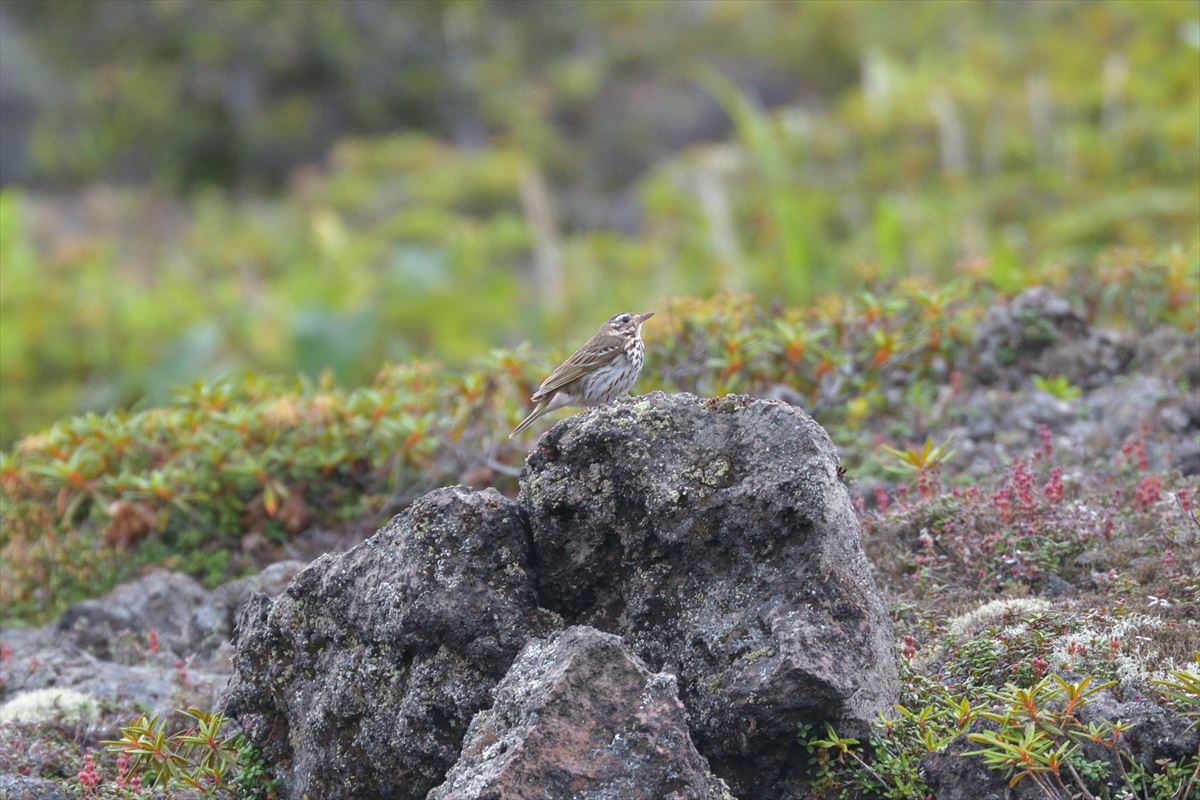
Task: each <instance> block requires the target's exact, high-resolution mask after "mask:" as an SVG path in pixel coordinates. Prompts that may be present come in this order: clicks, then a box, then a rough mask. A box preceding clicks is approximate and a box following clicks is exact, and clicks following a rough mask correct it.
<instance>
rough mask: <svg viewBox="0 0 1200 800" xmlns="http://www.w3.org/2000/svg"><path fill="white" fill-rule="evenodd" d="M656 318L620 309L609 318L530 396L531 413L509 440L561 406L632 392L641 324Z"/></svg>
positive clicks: (598, 401)
mask: <svg viewBox="0 0 1200 800" xmlns="http://www.w3.org/2000/svg"><path fill="white" fill-rule="evenodd" d="M653 316H654V312H653V311H650V312H647V313H645V314H631V313H630V312H628V311H622V312H620V313H618V314H613V315H612V316H611V317H609V318H608V319H607V320H605V322H604V324H603V325H601V326H600V330H598V331H596V332H595V333H594V334H592V338H590V339H588V340H587V342H586V343H585V344H584V345H583V347H581V348H579V349H578V350H576V351H575V352H574V353H572V354H571V357H570V358H568V359H567V360H566V361H564V362H563V363H562V364H559V366H558V368H557V369H556V370H554V371H553V372H551V373H550V377H548V378H546V380H544V381H543V382H542V385H541V386H539V387H538V390H537V391H536V392H534V393H533V394H532V395H531V396H530V398H529V399H530V401H531V402H533V403H535V405H534V408H533V412H532V413H531V414H530V415H529V416H528V417H526V418H525V419H524V420H522V422H521V424H520V425H518V426H517V427H516V428H515V429H513V432H512V433H510V434H509V435H508V438H510V439H511V438H513V437H514V436H516V435H517V434H518V433H520V432H521V431H523V430H525V429H526V428H528V427H529V425H530V423H532V422H533V421H534V420H536V419H537V418H538V417H540V416H542V415H543V414H548V413H549V412H551V411H554V410H555V409H559V408H562V407H563V406H601V405H605V404H606V403H611V402H612V401H613V400H616V399H617V398H618V397H620V396H621V395H623V394H626V393H627V392H628V391H629V390H630V389H631V388H633V384H634V382H636V381H637V377H638V373H639V372H641V371H642V362H643V361H644V360H645V350H646V348H645V345H643V344H642V323H644V322H645V321H646V320H648V319H650V318H651V317H653Z"/></svg>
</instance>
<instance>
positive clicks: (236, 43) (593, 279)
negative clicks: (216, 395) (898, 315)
mask: <svg viewBox="0 0 1200 800" xmlns="http://www.w3.org/2000/svg"><path fill="white" fill-rule="evenodd" d="M0 31H2V35H3V37H4V41H5V42H6V43H7V44H8V46H5V47H3V48H0V49H2V50H3V51H4V53H5V56H4V58H5V64H4V67H5V69H4V73H5V80H4V81H3V82H0V83H2V84H3V87H4V90H5V99H4V105H5V107H6V109H7V110H8V113H6V114H5V115H4V118H5V121H4V123H3V124H4V126H5V136H4V148H3V149H4V151H5V152H4V153H3V154H2V157H0V164H2V165H3V168H4V176H3V177H4V178H5V181H6V188H4V189H3V191H2V193H0V262H2V263H3V265H4V269H3V292H2V298H0V303H2V308H0V312H2V314H0V326H2V327H0V381H2V383H3V387H4V392H3V396H2V397H0V441H2V442H4V443H11V442H13V441H14V440H15V439H16V438H17V437H18V436H20V435H23V434H26V433H30V432H33V431H35V430H37V429H38V428H40V427H42V426H44V425H45V424H47V423H48V422H50V421H52V420H53V419H55V418H57V417H58V416H61V415H63V414H66V413H72V412H77V411H82V410H96V411H101V410H104V409H107V408H111V407H114V406H129V405H130V404H133V403H137V402H140V401H149V402H151V403H160V402H163V401H164V400H167V399H169V397H170V392H171V387H172V386H175V385H178V384H180V383H185V382H188V381H190V380H192V379H194V378H198V377H210V378H211V377H214V376H218V375H222V374H235V373H237V372H239V371H240V370H242V369H245V368H252V369H255V370H260V371H261V370H265V371H268V372H272V373H279V374H284V375H290V374H294V373H297V372H301V373H304V374H307V375H308V376H309V377H312V378H315V377H316V376H317V375H318V374H319V373H320V372H321V370H322V369H325V368H329V369H331V370H332V372H333V375H334V377H335V378H336V379H337V380H338V381H339V382H340V383H342V384H343V385H345V386H354V385H359V384H361V383H364V382H366V381H369V380H370V379H371V377H372V376H373V375H374V374H375V372H376V371H377V370H378V369H379V367H380V365H381V364H383V363H384V362H386V361H403V360H405V359H408V358H410V357H416V358H420V359H428V358H437V359H444V360H447V361H449V362H450V363H452V364H460V365H461V364H466V363H469V362H471V361H472V360H474V359H478V358H480V357H484V356H486V354H487V352H488V351H489V350H490V349H491V348H493V347H498V346H515V345H517V344H518V343H520V342H523V341H532V342H534V343H536V344H537V345H538V350H539V352H541V351H546V350H550V351H556V352H557V351H561V350H564V349H567V348H569V347H570V346H571V344H572V343H574V342H576V341H578V339H579V338H580V337H582V336H585V335H586V334H587V333H588V332H590V330H591V329H592V328H593V327H594V326H595V325H596V324H597V321H598V320H599V319H602V318H604V317H605V316H607V315H608V314H609V313H611V311H612V310H613V309H616V308H645V309H651V308H659V307H662V305H663V303H664V301H665V299H667V298H670V297H674V296H676V295H680V294H685V295H699V296H706V295H709V294H711V293H713V292H715V291H721V290H724V291H731V292H735V293H741V292H749V293H751V294H753V295H754V296H757V297H758V298H761V299H769V300H772V301H779V302H783V303H803V302H807V301H809V300H811V299H812V298H813V297H815V296H816V295H818V294H821V293H823V292H827V291H839V290H844V289H845V288H847V287H855V286H858V285H860V281H861V280H862V279H863V277H864V276H882V277H887V276H893V275H924V276H927V277H929V278H931V279H933V280H935V281H944V280H945V279H947V278H949V277H952V276H954V275H956V274H960V273H962V272H964V271H966V272H969V273H970V272H973V273H983V274H984V275H986V276H987V277H988V278H989V279H990V280H991V281H992V282H993V284H995V285H996V286H998V287H999V288H1001V289H1002V290H1013V289H1015V288H1017V287H1019V286H1021V285H1024V284H1025V283H1028V282H1034V281H1037V280H1039V279H1041V278H1042V277H1044V276H1046V275H1055V274H1060V273H1062V272H1064V271H1067V270H1068V269H1070V268H1079V267H1087V268H1094V267H1095V265H1096V264H1097V254H1098V253H1101V252H1109V253H1111V252H1112V250H1111V248H1113V247H1123V248H1130V249H1131V250H1132V251H1133V253H1134V254H1135V255H1130V254H1129V253H1126V254H1125V255H1122V256H1118V257H1116V263H1118V264H1122V265H1125V266H1128V265H1130V264H1133V263H1136V262H1137V258H1136V257H1135V256H1140V257H1142V258H1143V259H1145V258H1150V257H1157V256H1160V255H1162V254H1164V253H1168V252H1173V253H1175V254H1176V255H1175V256H1173V257H1174V258H1176V259H1180V258H1182V259H1183V260H1184V261H1185V262H1186V267H1187V268H1191V267H1192V266H1194V264H1195V262H1196V252H1197V242H1198V237H1200V231H1198V230H1197V224H1196V220H1197V213H1198V203H1200V199H1198V197H1197V191H1196V187H1197V179H1198V176H1200V149H1198V142H1200V123H1198V120H1200V99H1198V98H1200V88H1198V87H1200V22H1198V20H1197V14H1196V13H1195V9H1194V6H1192V5H1190V4H1188V3H1184V2H1162V3H1153V2H1137V3H1068V2H1064V3H1046V4H1017V3H953V4H939V3H933V4H904V5H903V6H900V5H883V6H879V5H877V4H870V3H822V2H808V3H802V4H793V3H771V2H739V1H738V0H717V1H716V2H703V3H701V2H690V3H642V2H629V3H623V2H609V3H572V4H528V3H525V4H522V3H516V4H500V3H485V2H444V3H398V4H388V3H377V2H354V3H283V4H272V3H259V2H237V3H222V4H212V3H205V2H180V1H175V2H153V3H138V2H119V1H117V0H114V1H113V2H106V3H78V4H77V3H53V4H48V5H47V4H42V3H24V2H10V3H5V5H4V8H3V13H2V14H0ZM384 42H388V43H393V42H400V43H401V44H402V45H403V46H383V43H384ZM1109 261H1110V263H1112V260H1111V259H1110V260H1109Z"/></svg>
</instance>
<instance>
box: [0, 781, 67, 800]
mask: <svg viewBox="0 0 1200 800" xmlns="http://www.w3.org/2000/svg"><path fill="white" fill-rule="evenodd" d="M0 800H67V795H66V794H65V793H64V792H63V790H62V789H60V788H58V785H57V784H55V783H54V781H48V780H44V779H42V778H30V777H27V776H25V775H0Z"/></svg>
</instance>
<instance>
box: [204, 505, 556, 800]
mask: <svg viewBox="0 0 1200 800" xmlns="http://www.w3.org/2000/svg"><path fill="white" fill-rule="evenodd" d="M528 561H529V558H528V532H527V528H526V525H525V520H524V516H523V514H522V512H521V510H520V509H519V507H518V506H517V505H516V503H514V502H513V501H511V500H508V499H506V498H505V497H504V496H502V495H501V494H499V493H498V492H496V491H494V490H488V491H484V492H473V491H470V490H468V489H465V488H462V487H456V488H449V489H438V490H435V491H433V492H431V493H429V494H427V495H425V496H424V497H423V498H421V499H419V500H417V501H416V502H415V503H414V504H413V505H412V507H411V508H409V510H408V511H406V512H405V513H404V514H402V515H400V516H398V517H396V518H395V519H393V520H392V521H391V523H389V524H388V525H387V526H386V527H385V528H383V529H382V530H381V531H380V532H379V533H377V534H376V535H375V536H373V537H372V538H370V539H368V540H367V541H366V542H364V543H363V544H361V545H359V546H358V547H355V548H354V549H352V550H350V551H349V552H347V553H345V554H342V555H338V556H332V555H330V556H324V557H322V558H319V559H317V560H316V561H314V562H313V563H312V564H310V565H309V566H308V567H307V568H306V569H305V570H303V571H302V572H301V573H300V574H299V575H297V576H296V578H295V580H294V581H293V582H292V584H291V586H289V587H288V589H287V591H286V592H284V593H283V594H282V595H280V597H279V598H278V599H277V600H275V601H274V602H272V601H270V600H268V599H267V598H266V597H264V596H261V595H260V596H256V597H255V598H253V599H252V600H251V601H250V602H249V603H248V604H247V606H246V608H245V610H244V611H243V613H242V617H241V620H240V624H239V634H238V640H237V658H236V660H235V664H236V675H235V678H234V680H233V682H232V685H231V687H230V689H229V692H228V694H227V697H226V700H225V707H226V710H227V711H228V712H229V713H230V714H231V715H233V716H235V717H237V718H238V721H239V722H240V723H241V725H242V727H243V729H244V730H246V732H247V733H248V734H249V735H250V736H251V737H252V739H253V740H254V741H255V742H256V743H257V744H258V746H259V747H260V749H261V750H262V751H263V754H264V756H265V757H266V759H267V761H268V762H270V763H272V764H274V765H275V766H276V770H277V772H278V773H279V774H280V775H281V776H282V777H284V778H285V781H286V784H287V796H288V797H292V798H302V797H321V798H326V799H327V800H332V799H333V798H351V797H353V798H358V800H371V798H380V799H381V800H382V799H383V798H387V799H388V800H407V799H408V798H424V797H425V795H426V793H427V792H428V791H429V790H430V789H432V788H433V787H434V786H436V785H437V784H439V783H441V782H442V779H443V778H444V776H445V774H446V771H447V770H448V769H449V768H450V766H451V765H452V764H453V763H454V761H455V759H457V758H458V755H459V749H460V745H461V743H462V737H463V734H464V733H465V732H466V730H467V726H468V725H469V724H470V722H471V719H472V717H473V716H474V715H475V714H476V712H478V711H480V710H481V709H483V708H486V707H487V706H488V705H490V703H491V696H490V690H491V688H492V687H493V686H494V685H495V684H496V683H497V682H498V681H499V680H500V679H501V678H502V677H503V676H504V673H505V672H506V671H507V669H508V667H509V665H510V664H511V663H512V660H513V659H514V658H515V657H516V655H517V653H518V652H519V651H520V650H521V648H522V647H523V646H524V645H525V643H526V642H527V641H528V640H529V639H530V638H532V637H536V636H544V635H546V634H548V633H550V632H552V631H553V630H555V629H556V628H557V627H558V625H559V624H560V623H559V620H558V619H557V617H556V616H555V615H553V614H551V613H549V612H547V611H544V610H542V609H540V608H538V606H537V603H536V598H535V595H534V588H533V579H532V576H531V575H530V574H529V573H528V572H527V571H526V565H527V563H528Z"/></svg>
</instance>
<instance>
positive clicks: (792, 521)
mask: <svg viewBox="0 0 1200 800" xmlns="http://www.w3.org/2000/svg"><path fill="white" fill-rule="evenodd" d="M837 467H838V464H837V456H836V453H835V451H834V447H833V445H832V443H831V442H830V440H829V437H828V436H827V435H826V433H825V432H824V430H822V429H821V428H820V426H818V425H817V424H816V423H815V422H813V421H812V419H811V418H809V417H808V416H807V415H806V414H804V413H803V412H802V411H799V410H798V409H795V408H793V407H791V406H787V405H785V404H782V403H778V402H770V401H762V400H754V399H751V398H747V397H726V398H721V399H717V400H705V399H701V398H697V397H693V396H691V395H664V394H660V393H656V394H652V395H648V396H645V397H639V398H629V399H627V400H622V401H620V402H618V403H614V404H612V405H610V406H607V407H604V408H598V409H592V410H589V411H587V412H584V413H582V414H579V415H576V416H574V417H572V418H570V419H568V420H566V421H564V422H562V423H560V424H558V425H556V426H555V427H554V428H553V429H552V430H550V431H549V432H548V433H546V434H545V435H543V436H542V438H541V440H540V441H539V442H538V445H537V448H536V450H535V451H534V452H533V453H532V454H531V455H530V457H529V459H528V462H527V464H526V467H525V470H524V472H523V474H522V478H521V493H520V497H519V500H518V502H515V503H514V502H513V501H511V500H507V499H505V498H504V497H502V496H501V495H499V494H498V493H496V492H495V491H491V490H489V491H485V492H472V491H470V490H467V489H464V488H461V487H456V488H451V489H440V490H437V491H434V492H431V493H430V494H428V495H426V496H425V497H423V498H421V499H420V500H418V501H416V502H415V503H414V504H413V506H412V507H411V508H410V509H409V510H408V511H407V512H406V513H405V514H403V515H401V516H399V517H397V518H396V519H394V520H392V522H391V523H390V524H389V525H388V526H387V527H385V528H384V529H383V530H381V531H380V532H379V533H377V534H376V535H375V536H374V537H372V538H371V539H370V540H368V541H367V542H365V543H363V544H362V545H360V546H359V547H357V548H355V549H354V550H351V551H350V552H348V553H345V554H343V555H339V556H325V557H322V558H320V559H318V560H317V561H315V562H313V564H311V565H310V566H309V567H308V568H307V569H305V570H304V571H302V572H301V573H300V574H299V575H298V576H297V577H296V578H295V579H294V580H293V582H292V584H291V586H290V587H289V588H288V589H287V590H286V591H285V592H284V593H283V594H282V595H280V596H279V597H278V598H277V599H276V600H274V601H271V600H268V599H266V598H265V597H258V598H256V599H252V600H251V601H250V602H249V603H248V604H247V605H246V607H245V608H244V609H243V611H242V613H241V618H240V622H239V634H238V639H237V643H236V647H237V657H236V659H235V667H236V674H235V677H234V679H233V681H232V684H231V687H230V689H229V691H228V693H227V698H226V709H227V710H228V711H229V713H230V714H231V715H233V716H235V717H236V718H237V719H238V721H239V723H240V724H241V725H242V726H243V727H244V728H245V729H246V731H247V732H248V734H249V735H250V737H251V739H252V740H253V741H254V742H255V743H256V744H257V745H258V746H259V748H260V749H261V750H262V751H263V753H264V756H265V757H266V760H267V762H268V763H270V764H272V765H273V766H274V767H275V771H276V773H277V774H278V775H279V776H280V777H282V778H284V780H285V784H286V786H287V789H286V794H287V796H288V797H290V798H302V797H305V796H308V797H321V798H326V799H327V800H336V799H337V798H350V797H353V798H361V799H362V800H370V798H385V797H386V798H399V799H400V800H407V798H423V797H425V796H426V793H428V792H429V791H430V790H432V789H434V787H436V786H438V785H439V784H443V781H445V783H444V785H442V786H441V788H439V789H438V790H437V792H440V793H441V794H440V795H439V794H436V793H435V794H434V795H433V796H434V797H439V798H445V800H449V798H455V800H462V799H464V798H472V797H480V798H483V797H488V798H523V797H537V798H556V797H564V798H565V797H589V798H596V800H599V799H600V798H608V797H613V798H616V797H622V798H625V797H638V796H639V795H638V794H636V793H634V794H631V793H630V792H632V791H633V790H632V789H629V788H628V787H632V786H635V785H642V784H644V785H646V786H649V787H658V788H656V789H655V790H654V793H652V794H648V795H646V796H647V797H650V796H653V797H664V798H665V797H675V796H678V797H681V798H682V797H701V798H706V797H709V796H712V797H720V796H721V795H719V794H713V792H715V791H717V789H716V788H713V787H716V786H718V783H717V782H715V781H714V780H713V779H712V778H711V777H710V776H709V773H708V772H707V769H706V768H703V763H702V762H703V759H701V758H700V757H701V756H703V757H704V758H707V761H708V763H709V765H710V766H711V770H712V773H713V774H715V775H716V776H718V777H719V778H722V779H724V780H725V781H726V782H727V783H728V784H729V786H730V788H731V789H732V794H734V795H738V796H741V797H743V798H758V797H786V796H791V795H792V794H794V793H795V792H796V791H798V790H799V788H800V787H802V786H803V785H804V782H805V779H806V777H807V775H806V769H807V764H806V757H805V755H804V754H803V752H802V750H801V749H800V748H799V747H797V746H796V744H795V733H796V723H798V722H802V721H808V722H813V723H819V722H821V721H825V720H828V721H831V722H834V723H836V724H837V725H838V726H839V727H838V730H839V732H841V733H844V734H850V735H853V734H854V733H856V732H861V731H862V730H863V729H864V728H865V726H866V723H867V721H868V720H869V719H870V718H872V717H873V716H874V715H875V714H876V713H877V712H878V711H880V710H882V709H885V708H890V706H891V705H892V703H894V702H895V698H896V694H897V691H898V680H897V674H896V664H895V659H894V653H893V640H892V629H891V624H890V622H889V620H888V617H887V614H886V610H885V608H884V604H883V602H882V600H881V598H880V596H879V594H878V592H877V591H876V589H875V586H874V583H873V582H872V579H871V575H870V570H869V567H868V565H867V561H866V558H865V557H864V555H863V552H862V548H861V545H860V542H859V528H858V523H857V520H856V519H855V517H854V514H853V511H852V508H851V504H850V500H849V497H848V496H847V493H846V490H845V487H844V486H843V485H842V483H841V482H840V480H839V479H838V475H837ZM564 620H565V621H566V624H569V625H585V626H588V627H589V628H590V629H595V631H592V632H591V633H589V634H586V635H585V634H582V633H579V632H575V633H571V634H569V635H568V634H563V635H562V636H561V637H559V638H557V639H554V640H552V641H550V642H541V643H539V644H531V645H530V646H529V649H527V650H526V651H525V655H523V656H522V657H521V659H520V660H518V661H517V664H516V665H515V666H513V661H514V659H516V658H517V655H518V653H520V652H521V651H522V648H524V647H525V646H526V644H527V643H529V642H530V641H531V640H532V639H539V640H540V639H545V638H546V637H547V636H548V635H550V634H552V633H554V632H555V631H557V630H558V629H560V628H561V627H562V626H563V624H564ZM596 631H600V632H603V633H596ZM605 634H613V635H615V636H617V637H620V639H619V640H618V639H616V638H614V637H613V636H607V635H605ZM510 666H512V667H513V668H512V671H511V672H509V668H510ZM506 673H508V676H507V677H505V675H506ZM655 673H666V674H669V675H671V676H675V677H674V679H673V680H672V679H668V678H666V677H664V676H662V675H656V674H655ZM502 679H503V682H501V680H502ZM497 684H499V688H497V689H496V692H495V696H494V698H493V692H492V690H493V688H495V687H497ZM668 684H669V685H668ZM676 688H677V689H678V694H677V695H676ZM679 702H681V703H682V712H681V711H680V707H679V705H678V704H679ZM489 708H490V709H491V710H490V711H488V712H487V713H486V714H483V715H480V716H476V715H477V713H478V712H482V711H484V710H486V709H489ZM645 709H654V713H653V714H649V712H648V711H646V710H645ZM535 717H536V719H535ZM651 717H654V719H651ZM473 718H474V719H475V723H474V724H473V727H472V728H471V732H470V734H469V735H467V729H468V724H472V719H473ZM685 722H686V725H685ZM656 726H658V727H656ZM464 735H467V740H466V744H465V745H464V743H463V738H464ZM618 735H619V737H618ZM606 736H607V737H608V738H607V739H605V737H606ZM493 740H494V741H493ZM551 740H554V741H557V742H559V744H557V745H553V744H552V741H551ZM498 741H507V742H512V743H514V744H513V749H512V750H510V751H508V752H500V751H498V750H497V749H495V748H494V747H493V746H494V745H495V743H496V742H498ZM663 741H670V742H675V743H676V744H678V747H674V746H673V747H672V748H670V749H671V750H672V753H670V754H668V753H666V752H664V751H663V750H662V748H663V744H662V742H663ZM693 745H694V748H695V752H697V753H698V754H699V755H697V756H696V757H695V758H693V757H692V752H693V750H692V749H691V748H692V747H693ZM460 750H461V760H460ZM697 759H699V761H697ZM456 760H458V764H457V765H455V761H456ZM447 773H449V777H448V778H447ZM672 776H674V777H672ZM589 781H590V782H589ZM585 784H586V786H585ZM579 786H583V787H584V788H580V789H578V793H575V794H572V793H571V792H575V791H576V789H575V788H572V787H579ZM488 787H508V788H507V789H503V788H497V789H496V791H492V790H491V789H488ZM564 787H566V788H564ZM620 787H626V788H625V789H622V788H620ZM721 791H722V792H724V791H725V789H724V788H721ZM472 792H474V793H472ZM556 792H559V793H556ZM562 792H565V794H564V793H562ZM673 792H675V793H678V794H677V795H676V794H672V793H673Z"/></svg>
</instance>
